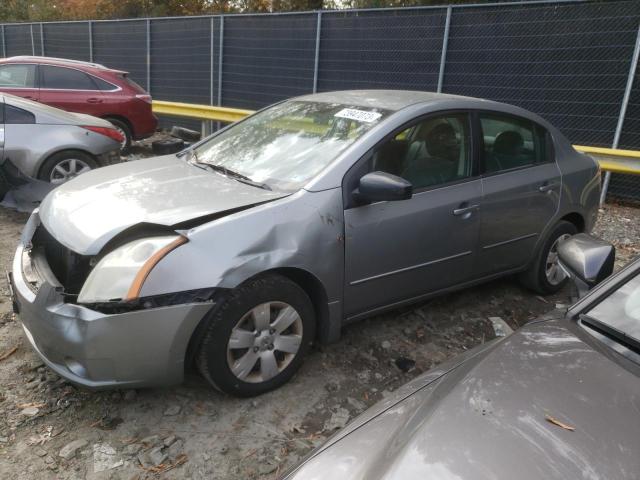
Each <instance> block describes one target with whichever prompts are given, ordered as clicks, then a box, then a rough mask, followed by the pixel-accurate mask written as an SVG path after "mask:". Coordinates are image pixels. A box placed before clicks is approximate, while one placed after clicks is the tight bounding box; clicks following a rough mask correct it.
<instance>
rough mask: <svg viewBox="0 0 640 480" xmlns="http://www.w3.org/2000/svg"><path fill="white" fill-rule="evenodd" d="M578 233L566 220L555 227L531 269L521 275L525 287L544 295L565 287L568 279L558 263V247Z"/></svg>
mask: <svg viewBox="0 0 640 480" xmlns="http://www.w3.org/2000/svg"><path fill="white" fill-rule="evenodd" d="M576 233H578V229H577V228H576V226H575V225H574V224H573V223H571V222H567V221H565V220H561V221H559V222H558V223H557V224H556V225H555V227H553V229H552V230H551V233H550V234H549V236H548V237H547V238H546V240H545V242H544V244H543V245H542V248H540V250H539V251H538V253H537V255H536V258H535V260H534V262H533V263H532V265H531V267H529V269H528V270H527V271H525V272H523V273H522V274H521V275H520V280H521V282H522V283H523V284H524V286H526V287H528V288H530V289H531V290H534V291H535V292H538V293H541V294H543V295H547V294H551V293H556V292H558V291H559V290H560V289H562V287H564V285H565V284H566V283H567V280H568V277H567V275H566V274H565V273H564V271H563V270H562V268H561V267H560V264H559V262H558V245H559V244H560V243H561V242H562V241H564V240H566V239H567V238H569V237H570V236H572V235H575V234H576Z"/></svg>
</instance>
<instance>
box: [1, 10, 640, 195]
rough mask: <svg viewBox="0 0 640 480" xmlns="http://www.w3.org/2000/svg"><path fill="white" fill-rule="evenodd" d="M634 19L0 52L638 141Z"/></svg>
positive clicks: (181, 34) (324, 29)
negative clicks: (356, 94) (443, 103)
mask: <svg viewBox="0 0 640 480" xmlns="http://www.w3.org/2000/svg"><path fill="white" fill-rule="evenodd" d="M639 25H640V2H639V1H637V0H610V1H589V0H555V1H535V0H534V1H529V2H515V3H501V4H486V5H452V6H450V7H446V6H444V7H415V8H402V9H376V10H348V11H322V12H303V13H298V12H295V13H281V14H259V15H257V14H256V15H253V14H247V15H219V16H210V17H181V18H153V19H142V20H140V19H134V20H113V21H111V20H108V21H102V20H100V21H79V22H56V23H42V24H40V23H35V24H6V25H1V26H0V47H1V48H0V52H1V53H2V54H3V56H5V57H8V56H14V55H45V56H52V57H65V58H73V59H77V60H86V61H94V62H98V63H103V64H105V65H108V66H109V67H112V68H117V69H122V70H126V71H128V72H130V73H131V77H132V78H133V79H134V80H135V81H136V82H138V83H140V84H141V85H143V86H144V87H145V88H146V89H147V90H149V92H150V93H151V94H152V95H153V96H154V98H156V99H158V100H171V101H181V102H189V103H204V104H212V105H224V106H228V107H239V108H249V109H258V108H261V107H264V106H266V105H268V104H271V103H274V102H277V101H280V100H283V99H285V98H288V97H291V96H295V95H301V94H305V93H309V92H314V91H328V90H339V89H351V88H398V89H415V90H429V91H441V92H444V93H453V94H459V95H470V96H476V97H483V98H489V99H492V100H498V101H503V102H507V103H512V104H515V105H519V106H522V107H524V108H526V109H529V110H532V111H534V112H536V113H538V114H540V115H541V116H543V117H545V118H546V119H548V120H549V121H550V122H552V123H553V124H554V125H556V126H557V127H558V128H560V129H561V130H562V131H563V132H564V133H565V134H566V135H567V136H568V137H569V139H570V140H571V141H572V142H573V143H574V144H581V145H594V146H601V147H612V146H617V147H619V148H625V149H639V150H640V78H638V77H640V71H637V72H636V75H635V79H633V80H634V81H633V82H631V81H629V80H630V78H629V72H630V71H631V67H632V58H633V54H634V49H635V48H636V45H637V43H638V38H639V37H638V33H639ZM631 85H632V88H630V87H631ZM627 90H628V95H627V97H628V102H627V107H626V113H625V115H624V118H623V121H622V122H621V121H620V119H621V111H622V110H623V108H622V107H623V100H624V98H625V91H627ZM163 122H164V124H165V125H168V124H169V123H171V124H174V123H178V124H182V125H185V126H188V127H191V128H198V123H197V122H195V121H194V122H191V121H189V120H186V119H184V118H183V119H178V118H176V119H170V120H168V121H167V120H164V121H163ZM167 122H169V123H167ZM616 133H618V135H617V137H618V138H619V142H618V145H615V142H614V139H615V138H616ZM609 192H610V196H613V197H617V198H620V199H625V200H629V199H631V200H640V177H635V176H627V175H613V176H612V178H611V183H610V188H609Z"/></svg>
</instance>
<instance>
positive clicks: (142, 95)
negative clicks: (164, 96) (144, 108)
mask: <svg viewBox="0 0 640 480" xmlns="http://www.w3.org/2000/svg"><path fill="white" fill-rule="evenodd" d="M136 98H139V99H140V100H142V101H143V102H147V103H151V95H149V94H148V93H138V94H136Z"/></svg>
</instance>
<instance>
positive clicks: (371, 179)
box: [354, 172, 413, 203]
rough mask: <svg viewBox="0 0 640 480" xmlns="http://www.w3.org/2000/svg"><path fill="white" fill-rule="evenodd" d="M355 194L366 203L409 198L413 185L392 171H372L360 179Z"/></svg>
mask: <svg viewBox="0 0 640 480" xmlns="http://www.w3.org/2000/svg"><path fill="white" fill-rule="evenodd" d="M354 195H355V197H356V199H357V200H358V201H361V202H365V203H371V202H383V201H388V202H393V201H396V200H408V199H410V198H411V196H412V195H413V185H411V183H410V182H408V181H406V180H405V179H404V178H400V177H398V176H396V175H392V174H390V173H386V172H371V173H367V174H366V175H365V176H363V177H362V178H361V179H360V184H359V185H358V188H357V189H356V191H355V192H354Z"/></svg>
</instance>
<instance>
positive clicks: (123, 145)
mask: <svg viewBox="0 0 640 480" xmlns="http://www.w3.org/2000/svg"><path fill="white" fill-rule="evenodd" d="M106 120H109V121H110V122H111V123H112V124H113V126H114V127H115V129H116V130H117V131H118V132H119V133H120V135H122V136H123V137H124V140H123V141H122V142H120V151H121V152H122V153H127V152H128V151H129V148H131V141H132V140H133V138H132V135H131V129H130V128H129V125H127V124H126V123H125V122H123V121H122V120H118V119H117V118H107V119H106Z"/></svg>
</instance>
